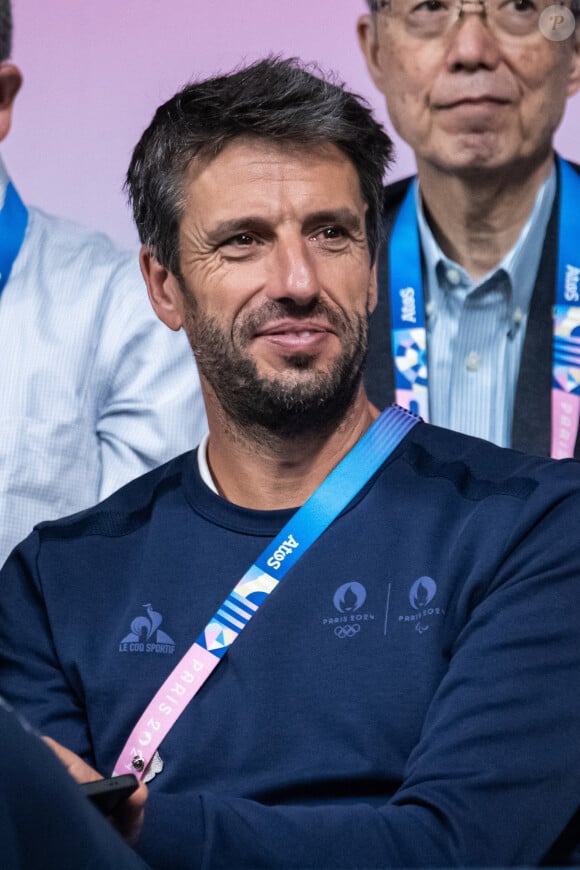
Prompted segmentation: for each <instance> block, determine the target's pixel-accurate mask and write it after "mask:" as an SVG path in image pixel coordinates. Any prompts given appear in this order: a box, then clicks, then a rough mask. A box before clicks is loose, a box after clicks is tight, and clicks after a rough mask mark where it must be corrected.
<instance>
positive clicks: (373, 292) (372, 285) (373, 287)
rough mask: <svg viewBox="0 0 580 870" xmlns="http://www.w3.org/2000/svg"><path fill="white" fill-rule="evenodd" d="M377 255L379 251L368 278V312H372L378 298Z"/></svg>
mask: <svg viewBox="0 0 580 870" xmlns="http://www.w3.org/2000/svg"><path fill="white" fill-rule="evenodd" d="M378 256H379V252H378V251H377V254H376V257H375V262H374V265H373V268H372V269H371V274H370V279H369V295H368V302H367V310H368V313H369V314H372V313H373V311H374V310H375V308H376V307H377V301H378V298H379V291H378V279H377V268H378Z"/></svg>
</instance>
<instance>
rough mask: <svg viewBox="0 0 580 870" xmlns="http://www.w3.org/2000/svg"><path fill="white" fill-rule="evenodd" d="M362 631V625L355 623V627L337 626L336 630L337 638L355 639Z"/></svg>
mask: <svg viewBox="0 0 580 870" xmlns="http://www.w3.org/2000/svg"><path fill="white" fill-rule="evenodd" d="M359 631H360V625H359V624H358V623H356V622H355V624H354V625H337V626H336V628H335V629H334V633H335V635H336V637H340V638H344V637H355V636H356V635H357V634H358V633H359Z"/></svg>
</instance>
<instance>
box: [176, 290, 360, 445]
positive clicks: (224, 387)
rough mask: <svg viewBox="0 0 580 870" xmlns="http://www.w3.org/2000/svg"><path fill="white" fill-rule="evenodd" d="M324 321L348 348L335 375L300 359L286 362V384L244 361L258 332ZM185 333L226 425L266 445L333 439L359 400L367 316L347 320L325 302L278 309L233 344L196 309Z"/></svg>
mask: <svg viewBox="0 0 580 870" xmlns="http://www.w3.org/2000/svg"><path fill="white" fill-rule="evenodd" d="M190 299H191V297H190ZM188 302H189V300H188ZM316 317H323V318H324V319H325V320H326V321H327V322H328V323H330V325H331V326H332V327H333V328H334V329H335V330H336V333H337V334H338V335H339V337H340V338H341V341H342V348H341V351H340V353H339V354H338V356H337V357H336V358H335V359H334V361H333V362H331V364H330V367H329V368H328V369H327V370H323V371H316V355H315V354H308V353H293V354H287V355H286V357H285V360H286V363H287V368H286V369H285V371H284V372H283V373H281V374H280V375H279V376H278V377H276V376H275V375H272V376H271V377H268V378H266V377H262V376H260V375H259V373H258V369H257V366H256V363H255V362H254V361H253V359H252V358H251V357H250V356H249V355H246V354H245V353H244V349H245V348H246V347H248V346H249V345H250V343H251V337H252V336H253V335H255V333H256V330H257V329H258V328H259V327H260V326H263V325H265V324H266V323H267V322H270V321H272V320H276V319H280V318H284V319H286V318H292V319H295V320H296V321H297V325H298V326H299V323H300V320H301V319H304V318H309V319H310V318H316ZM184 327H185V331H186V333H187V336H188V338H189V342H190V344H191V347H192V350H193V352H194V355H195V358H196V361H197V365H198V367H199V370H200V372H201V374H203V376H204V377H205V379H206V380H207V381H208V383H209V384H210V386H211V388H212V389H213V392H214V393H215V396H216V398H217V400H218V402H219V403H220V405H221V407H222V409H223V412H224V415H225V418H226V419H227V420H229V421H230V422H231V423H232V424H233V426H234V428H235V429H237V430H238V431H240V432H241V433H244V434H246V435H250V437H253V438H255V439H256V440H258V441H262V442H264V443H267V437H268V436H270V437H271V436H276V437H277V438H280V439H284V438H292V437H298V436H301V435H309V434H313V433H317V434H322V433H324V432H327V431H330V430H332V429H334V428H336V427H337V426H338V425H339V424H340V423H341V422H342V420H343V419H344V418H345V416H346V414H347V412H348V410H349V409H350V407H351V406H352V404H353V402H354V399H355V397H356V395H357V392H358V389H359V386H360V383H361V379H362V370H363V365H364V361H365V357H366V351H367V334H368V317H367V315H366V314H365V315H364V316H363V315H361V314H359V313H357V314H355V315H353V316H352V318H350V319H347V317H346V316H345V315H344V313H343V312H342V311H340V312H338V311H337V310H335V309H333V308H331V307H330V306H328V305H327V304H326V303H325V302H322V301H320V300H315V301H314V302H313V303H312V304H310V305H308V306H298V305H296V304H295V303H294V302H292V301H291V300H285V301H284V302H274V301H272V302H269V303H265V304H264V305H263V306H262V307H261V308H260V309H259V310H258V311H256V312H253V313H250V314H248V315H246V316H245V317H244V318H243V320H241V321H240V322H239V323H237V324H235V325H234V329H233V334H232V336H230V335H229V334H226V333H224V332H223V330H222V329H221V328H220V325H219V323H218V321H217V320H216V319H215V318H212V317H209V316H208V315H204V314H201V313H200V311H199V309H196V308H195V306H194V305H193V304H191V303H190V304H188V308H187V312H186V318H185V324H184ZM305 372H309V375H308V376H305V375H304V373H305Z"/></svg>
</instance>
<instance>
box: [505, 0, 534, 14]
mask: <svg viewBox="0 0 580 870" xmlns="http://www.w3.org/2000/svg"><path fill="white" fill-rule="evenodd" d="M509 5H511V6H513V8H514V10H515V11H516V12H533V11H535V9H536V5H535V3H532V2H531V0H514V2H513V3H512V4H509Z"/></svg>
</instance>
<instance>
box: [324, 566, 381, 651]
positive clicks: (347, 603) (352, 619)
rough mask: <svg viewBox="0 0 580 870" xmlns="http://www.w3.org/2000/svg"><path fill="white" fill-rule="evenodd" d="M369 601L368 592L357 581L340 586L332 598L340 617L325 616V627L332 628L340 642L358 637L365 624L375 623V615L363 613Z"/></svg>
mask: <svg viewBox="0 0 580 870" xmlns="http://www.w3.org/2000/svg"><path fill="white" fill-rule="evenodd" d="M366 600H367V590H366V589H365V587H364V586H363V585H362V583H358V582H357V581H356V580H352V581H351V582H350V583H343V584H342V586H339V587H338V589H337V590H336V592H335V593H334V596H333V598H332V603H333V605H334V609H335V611H337V612H338V614H339V616H336V615H333V616H325V617H324V618H323V620H322V624H323V625H328V626H331V627H332V630H333V633H334V636H335V637H336V638H338V639H339V640H349V639H353V638H355V637H357V636H358V635H359V634H360V632H361V629H362V627H363V625H364V623H369V622H373V621H374V618H375V615H374V613H368V612H367V611H363V610H362V608H363V605H364V604H365V602H366Z"/></svg>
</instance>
